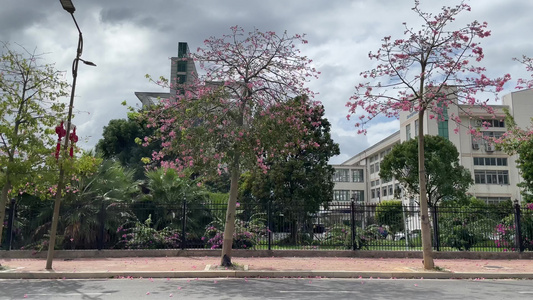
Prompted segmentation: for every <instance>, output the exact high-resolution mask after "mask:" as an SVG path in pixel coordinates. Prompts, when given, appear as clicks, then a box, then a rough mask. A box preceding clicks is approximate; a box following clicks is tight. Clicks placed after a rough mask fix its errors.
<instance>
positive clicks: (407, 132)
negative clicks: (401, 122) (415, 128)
mask: <svg viewBox="0 0 533 300" xmlns="http://www.w3.org/2000/svg"><path fill="white" fill-rule="evenodd" d="M410 139H411V124H407V126H405V140H406V141H408V140H410Z"/></svg>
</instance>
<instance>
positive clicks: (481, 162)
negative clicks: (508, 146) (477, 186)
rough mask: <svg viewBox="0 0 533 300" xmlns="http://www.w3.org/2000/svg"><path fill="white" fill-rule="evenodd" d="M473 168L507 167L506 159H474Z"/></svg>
mask: <svg viewBox="0 0 533 300" xmlns="http://www.w3.org/2000/svg"><path fill="white" fill-rule="evenodd" d="M474 166H507V157H474Z"/></svg>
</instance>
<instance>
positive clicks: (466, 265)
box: [0, 256, 533, 274]
mask: <svg viewBox="0 0 533 300" xmlns="http://www.w3.org/2000/svg"><path fill="white" fill-rule="evenodd" d="M233 262H234V263H237V264H239V265H246V266H248V269H249V270H250V271H360V272H405V273H417V272H424V271H425V270H424V269H423V265H422V261H421V259H411V258H408V259H407V258H406V259H399V258H383V259H376V258H346V257H256V258H254V257H234V258H233ZM219 263H220V260H219V258H218V257H208V256H206V257H134V258H131V257H128V258H94V259H91V258H78V259H55V260H54V262H53V269H54V271H56V272H68V273H75V272H80V273H81V272H113V271H124V272H127V271H152V272H158V271H203V270H205V268H206V266H207V265H212V266H214V265H218V264H219ZM0 264H1V265H2V266H3V267H7V268H8V269H9V271H8V272H17V273H32V272H37V273H38V272H47V271H46V270H45V265H46V259H42V258H28V259H5V258H4V259H0ZM435 265H436V266H437V267H439V269H440V270H441V271H446V272H453V273H487V274H501V273H530V274H533V260H525V259H513V260H509V259H507V260H492V259H491V260H469V259H435ZM4 272H5V271H4ZM435 272H438V271H435Z"/></svg>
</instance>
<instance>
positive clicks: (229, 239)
mask: <svg viewBox="0 0 533 300" xmlns="http://www.w3.org/2000/svg"><path fill="white" fill-rule="evenodd" d="M235 155H236V157H235V158H234V163H233V166H232V167H231V169H230V172H231V181H230V182H231V183H230V190H229V200H228V208H227V210H226V224H225V225H224V241H223V244H222V255H221V258H220V265H221V266H223V267H231V265H232V262H231V250H232V247H233V234H234V233H235V212H236V210H237V193H238V191H239V176H240V168H239V155H238V154H235Z"/></svg>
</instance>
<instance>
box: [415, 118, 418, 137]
mask: <svg viewBox="0 0 533 300" xmlns="http://www.w3.org/2000/svg"><path fill="white" fill-rule="evenodd" d="M415 136H418V120H415Z"/></svg>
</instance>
